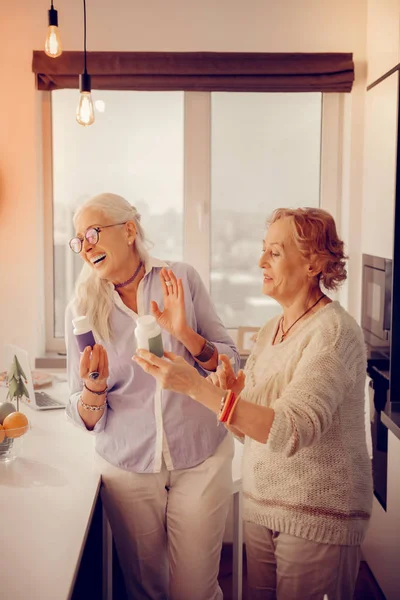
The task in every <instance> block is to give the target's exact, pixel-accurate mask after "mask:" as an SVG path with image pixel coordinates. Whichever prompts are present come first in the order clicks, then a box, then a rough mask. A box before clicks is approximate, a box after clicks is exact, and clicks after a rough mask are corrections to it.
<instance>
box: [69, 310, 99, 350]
mask: <svg viewBox="0 0 400 600" xmlns="http://www.w3.org/2000/svg"><path fill="white" fill-rule="evenodd" d="M72 324H73V326H74V331H73V333H74V335H75V337H76V341H77V342H78V347H79V350H80V351H81V352H83V351H84V349H85V348H86V347H87V346H90V347H91V348H93V346H94V345H95V343H96V341H95V339H94V335H93V331H92V328H91V326H90V323H89V319H88V318H87V317H86V316H82V317H76V319H72Z"/></svg>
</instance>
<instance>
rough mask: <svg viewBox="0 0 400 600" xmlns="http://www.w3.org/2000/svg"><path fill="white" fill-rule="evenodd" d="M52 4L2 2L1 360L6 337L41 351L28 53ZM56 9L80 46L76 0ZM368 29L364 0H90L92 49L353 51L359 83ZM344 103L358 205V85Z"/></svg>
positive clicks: (39, 211)
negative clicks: (355, 92)
mask: <svg viewBox="0 0 400 600" xmlns="http://www.w3.org/2000/svg"><path fill="white" fill-rule="evenodd" d="M48 8H49V2H48V0H36V1H35V2H32V0H20V1H19V2H17V3H15V2H11V1H10V0H9V1H8V3H7V4H5V3H3V5H2V8H1V9H0V11H1V12H0V56H2V57H3V68H2V80H3V82H7V84H5V85H4V87H3V90H2V93H1V94H0V132H1V135H0V281H1V282H2V284H1V285H2V288H1V289H2V293H1V294H0V314H1V315H2V319H1V323H2V324H1V325H0V327H1V329H0V365H1V359H2V345H3V343H4V342H7V343H9V342H13V343H17V344H20V345H23V346H24V347H26V348H27V349H28V350H29V352H30V353H31V354H32V355H35V354H36V355H37V354H38V353H41V352H43V351H44V335H43V322H44V319H43V281H42V280H43V234H42V226H41V224H42V221H43V208H42V193H41V187H42V174H41V146H40V143H41V142H40V132H41V124H40V96H41V95H40V93H38V92H37V91H35V86H34V77H33V74H32V73H31V58H32V50H33V49H41V48H43V42H44V37H45V33H46V27H47V10H48ZM56 8H58V9H59V25H60V30H61V36H62V42H63V46H64V48H65V49H68V50H79V49H81V48H82V2H81V1H80V0H70V1H69V2H61V1H60V3H59V5H57V2H56ZM365 32H366V2H365V0H352V2H348V1H347V0H337V1H336V2H332V1H331V0H320V1H319V2H316V1H315V0H302V2H298V0H286V1H285V2H282V3H278V2H276V1H275V0H269V1H266V0H249V1H248V2H243V1H242V0H220V1H219V2H215V1H214V0H203V1H202V2H189V1H188V0H171V1H170V2H165V1H164V0H153V1H152V2H148V3H146V2H138V1H137V0H129V1H128V0H114V1H113V2H110V0H97V2H88V38H87V41H88V49H90V50H142V51H151V50H154V51H155V50H158V51H190V50H192V51H195V50H204V51H253V52H354V57H355V62H356V78H357V85H363V84H362V82H363V78H364V70H365V69H364V67H365V43H366V40H365ZM16 38H17V39H16ZM347 101H348V102H349V103H350V104H351V110H350V112H349V115H350V116H349V120H348V122H347V127H348V135H349V139H350V143H351V147H352V148H353V149H355V150H357V152H352V153H351V154H350V156H349V157H348V164H347V165H346V169H347V172H346V173H347V174H346V177H347V184H348V189H350V190H351V194H349V201H351V202H355V203H356V205H357V203H358V202H359V199H360V197H361V181H360V178H359V169H360V164H362V152H359V151H358V149H359V147H360V144H361V148H362V128H361V127H360V126H359V120H360V115H361V116H362V107H363V98H362V93H360V94H359V95H357V94H356V95H354V97H353V96H349V98H348V99H347ZM349 218H350V223H349V225H348V226H346V228H345V229H347V230H351V228H352V227H351V225H352V223H351V220H352V219H353V216H351V215H350V217H349ZM358 252H359V248H358ZM6 282H7V283H6ZM357 286H358V283H357V282H354V287H355V289H357ZM350 288H351V286H350ZM349 297H350V298H351V289H350V293H349ZM355 304H357V303H355ZM355 309H357V306H355Z"/></svg>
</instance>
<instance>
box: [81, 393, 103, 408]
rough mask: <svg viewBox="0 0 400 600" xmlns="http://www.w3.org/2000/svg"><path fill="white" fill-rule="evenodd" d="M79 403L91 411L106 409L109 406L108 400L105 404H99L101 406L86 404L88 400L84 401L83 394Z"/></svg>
mask: <svg viewBox="0 0 400 600" xmlns="http://www.w3.org/2000/svg"><path fill="white" fill-rule="evenodd" d="M79 403H80V405H81V406H82V408H84V409H85V410H91V411H98V410H104V409H105V407H106V406H107V400H106V401H105V402H104V403H103V404H99V406H96V405H95V404H86V402H84V401H83V400H82V396H80V398H79Z"/></svg>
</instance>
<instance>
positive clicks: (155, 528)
mask: <svg viewBox="0 0 400 600" xmlns="http://www.w3.org/2000/svg"><path fill="white" fill-rule="evenodd" d="M233 453H234V445H233V440H232V437H231V436H230V435H227V436H226V437H225V439H224V440H223V441H222V442H221V444H220V446H219V447H218V448H217V451H216V452H215V454H214V455H213V456H211V457H210V458H208V459H207V460H205V461H204V462H203V463H201V464H200V465H197V466H196V467H192V468H190V469H182V470H176V471H168V470H167V469H166V467H165V464H163V466H162V470H161V472H160V473H131V472H130V471H125V470H123V469H119V468H116V467H114V466H113V465H111V464H110V463H108V462H107V461H105V460H104V459H102V458H101V457H98V459H97V460H98V465H99V468H100V470H101V473H102V488H101V497H102V500H103V503H104V505H105V509H106V511H107V516H108V518H109V521H110V525H111V529H112V532H113V536H114V540H115V545H116V548H117V553H118V558H119V561H120V564H121V567H122V571H123V574H124V579H125V586H126V588H127V593H128V596H129V598H130V599H131V600H166V599H167V598H168V599H169V600H221V599H222V591H221V589H220V587H219V585H218V579H217V577H218V571H219V560H220V553H221V547H222V540H223V535H224V530H225V522H226V518H227V514H228V509H229V501H230V498H231V495H232V457H233Z"/></svg>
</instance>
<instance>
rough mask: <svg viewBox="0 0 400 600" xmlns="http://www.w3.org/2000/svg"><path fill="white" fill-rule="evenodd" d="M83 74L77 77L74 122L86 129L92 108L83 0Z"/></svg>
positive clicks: (91, 116) (92, 112)
mask: <svg viewBox="0 0 400 600" xmlns="http://www.w3.org/2000/svg"><path fill="white" fill-rule="evenodd" d="M83 60H84V69H83V73H82V74H81V75H79V90H80V96H79V102H78V106H77V109H76V120H77V121H78V123H79V125H83V126H84V127H88V126H89V125H92V123H94V108H93V102H92V94H91V85H90V75H89V74H88V72H87V69H86V0H83Z"/></svg>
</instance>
